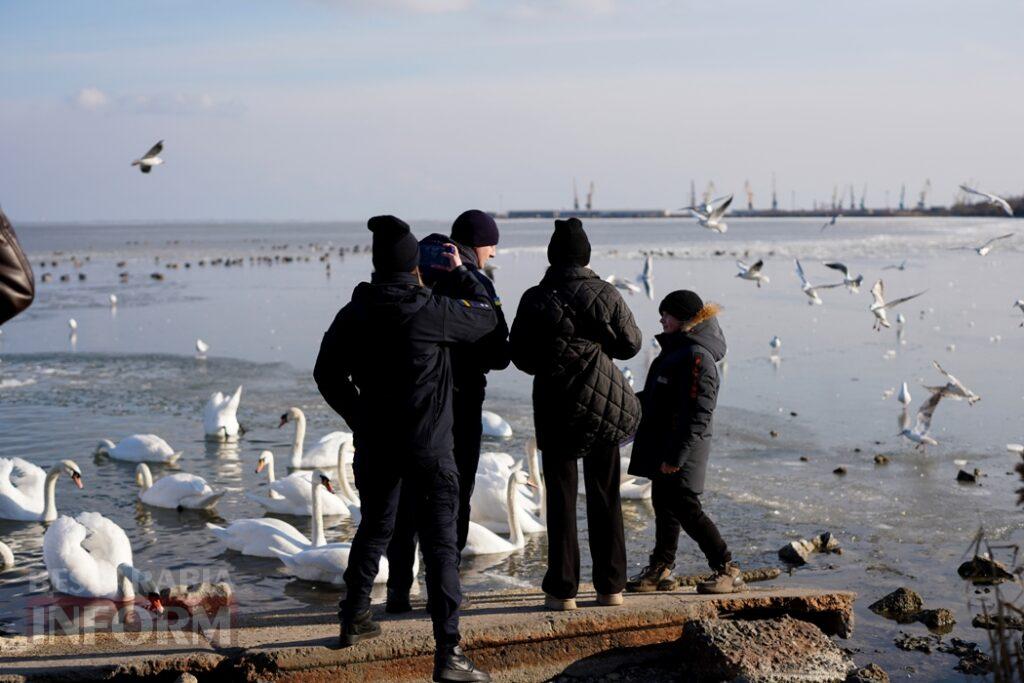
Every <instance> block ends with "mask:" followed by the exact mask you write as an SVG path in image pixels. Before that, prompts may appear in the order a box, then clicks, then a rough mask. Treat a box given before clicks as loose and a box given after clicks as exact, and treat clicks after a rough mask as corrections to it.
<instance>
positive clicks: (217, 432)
mask: <svg viewBox="0 0 1024 683" xmlns="http://www.w3.org/2000/svg"><path fill="white" fill-rule="evenodd" d="M241 400H242V387H238V388H237V389H235V393H233V394H231V395H230V396H225V395H224V394H222V393H220V392H219V391H217V392H214V393H213V394H211V395H210V400H209V401H207V402H206V406H205V407H204V408H203V433H204V434H206V438H207V439H208V440H212V441H233V440H235V439H237V438H238V434H239V432H240V431H241V428H240V427H239V425H238V403H239V402H240V401H241Z"/></svg>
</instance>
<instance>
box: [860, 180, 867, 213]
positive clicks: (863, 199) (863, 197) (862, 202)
mask: <svg viewBox="0 0 1024 683" xmlns="http://www.w3.org/2000/svg"><path fill="white" fill-rule="evenodd" d="M867 199H868V184H867V183H864V189H863V190H861V193H860V210H861V211H864V210H865V206H864V205H865V204H866V203H867Z"/></svg>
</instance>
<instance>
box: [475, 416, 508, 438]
mask: <svg viewBox="0 0 1024 683" xmlns="http://www.w3.org/2000/svg"><path fill="white" fill-rule="evenodd" d="M480 423H481V426H482V427H483V434H484V436H490V437H493V438H496V439H511V438H512V425H510V424H509V423H508V422H506V421H505V420H504V418H502V417H501V415H498V414H497V413H492V412H491V411H489V410H482V411H480Z"/></svg>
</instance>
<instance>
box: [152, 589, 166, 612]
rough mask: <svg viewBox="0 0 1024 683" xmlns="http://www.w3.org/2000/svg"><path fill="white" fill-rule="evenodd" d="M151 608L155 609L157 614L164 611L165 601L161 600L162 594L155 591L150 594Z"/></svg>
mask: <svg viewBox="0 0 1024 683" xmlns="http://www.w3.org/2000/svg"><path fill="white" fill-rule="evenodd" d="M149 609H151V610H153V611H154V612H156V613H157V614H163V613H164V603H163V602H162V601H161V600H160V596H159V595H157V594H156V593H153V594H151V595H150V596H149Z"/></svg>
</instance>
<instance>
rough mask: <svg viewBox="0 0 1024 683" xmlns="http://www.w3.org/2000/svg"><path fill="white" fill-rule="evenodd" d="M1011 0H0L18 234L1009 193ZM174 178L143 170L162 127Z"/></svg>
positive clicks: (1015, 59) (2, 183) (1022, 86)
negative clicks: (590, 198) (836, 196)
mask: <svg viewBox="0 0 1024 683" xmlns="http://www.w3.org/2000/svg"><path fill="white" fill-rule="evenodd" d="M1021 26H1024V2H1021V1H1020V0H1015V1H1009V0H1004V1H998V0H992V1H988V0H978V1H977V2H970V3H968V2H958V3H954V2H948V1H946V0H927V1H924V0H920V1H919V0H905V1H896V2H894V1H892V0H863V1H862V2H858V3H835V2H821V0H784V1H782V2H773V3H766V2H762V1H760V0H756V1H750V2H738V1H736V0H718V1H714V2H712V1H710V0H709V1H707V2H691V1H689V0H508V1H506V2H500V1H498V0H217V2H210V1H209V0H195V1H193V0H149V1H147V2H138V1H137V0H102V1H100V0H47V1H46V2H17V1H15V0H0V205H2V206H3V208H4V210H5V211H6V212H7V213H8V214H9V215H10V216H11V217H12V219H13V220H15V221H16V222H17V221H19V220H21V221H61V222H64V221H72V222H77V221H83V222H92V221H134V220H143V221H194V220H199V221H201V220H218V221H226V220H269V221H277V220H347V219H352V220H361V219H365V218H366V217H368V216H371V215H374V214H377V213H394V214H397V215H400V216H404V217H408V218H410V219H426V218H437V219H445V218H450V217H453V216H455V215H457V214H458V213H459V212H460V211H462V210H463V209H466V208H470V207H476V208H482V209H490V210H508V209H526V208H565V207H569V206H571V203H572V183H573V179H574V178H575V179H576V181H577V183H578V185H579V187H580V193H581V194H584V193H585V191H586V188H587V186H588V184H589V183H590V182H593V183H594V184H595V192H594V207H595V208H609V209H610V208H676V207H679V206H683V205H685V204H686V203H688V202H689V193H690V190H689V188H690V182H691V181H693V182H695V183H696V185H697V190H698V194H699V193H700V192H701V191H702V190H703V189H704V187H705V186H706V185H707V184H708V183H709V182H714V183H715V188H716V191H717V194H724V193H726V192H735V193H736V194H737V196H738V198H737V201H736V203H737V204H745V201H744V199H743V188H744V184H745V182H747V181H749V182H750V185H751V186H752V188H753V192H754V205H755V206H766V205H767V204H768V202H769V201H770V196H769V195H770V189H771V179H772V175H773V174H774V175H775V177H776V179H777V185H778V192H779V201H780V204H781V205H782V206H783V207H784V208H788V207H789V206H790V203H791V201H792V199H793V198H794V197H795V200H796V204H797V206H804V207H809V206H810V205H811V204H812V202H814V201H818V202H825V201H829V200H830V199H831V196H832V193H833V189H834V188H835V187H837V186H838V187H839V188H840V190H841V191H842V192H844V194H846V195H847V196H848V194H849V189H848V188H849V186H850V185H853V186H854V187H855V189H856V194H857V195H858V199H859V196H860V194H861V193H862V192H863V191H864V186H865V185H866V187H867V194H866V197H867V204H868V205H872V206H885V205H886V192H887V191H888V193H889V194H888V202H889V203H890V204H895V203H896V201H897V198H898V194H899V191H900V186H901V184H904V183H905V184H906V186H907V196H908V203H909V202H913V201H916V196H917V193H918V192H919V191H920V189H921V187H922V186H923V184H924V182H925V180H926V179H930V180H931V183H932V192H931V194H930V196H929V198H928V202H929V204H932V203H934V204H948V203H949V202H950V201H951V200H952V199H953V197H954V194H955V192H956V187H957V185H958V184H959V183H962V182H965V181H970V182H973V183H975V184H977V185H978V186H980V189H985V190H988V191H992V192H997V193H1006V194H1013V195H1018V194H1022V193H1024V163H1022V160H1024V135H1021V134H1020V128H1021V122H1022V121H1024V40H1021V39H1020V36H1021ZM160 139H163V140H164V141H165V149H164V152H163V154H162V157H163V159H164V161H165V164H164V165H163V166H160V167H158V168H156V169H155V170H154V171H153V172H152V173H151V174H149V175H142V174H141V173H139V171H138V169H136V168H132V167H131V166H130V165H129V164H130V162H131V161H132V160H133V159H135V158H137V157H138V156H140V155H141V154H142V153H143V152H145V151H146V150H147V149H148V148H149V147H150V146H151V145H152V144H153V143H155V142H156V141H157V140H160Z"/></svg>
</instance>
